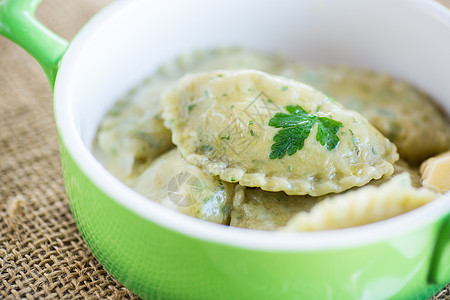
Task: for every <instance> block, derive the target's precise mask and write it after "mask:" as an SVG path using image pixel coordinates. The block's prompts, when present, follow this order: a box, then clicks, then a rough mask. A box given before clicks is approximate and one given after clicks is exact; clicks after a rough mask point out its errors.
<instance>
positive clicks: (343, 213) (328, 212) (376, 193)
mask: <svg viewBox="0 0 450 300" xmlns="http://www.w3.org/2000/svg"><path fill="white" fill-rule="evenodd" d="M438 196H439V193H436V192H433V191H431V190H429V189H426V188H419V189H417V188H414V187H412V186H411V181H410V178H409V175H408V173H404V174H400V175H397V176H396V177H394V178H393V179H392V180H390V181H388V182H387V183H385V184H383V185H381V186H379V187H375V186H366V187H362V188H360V189H358V190H356V191H351V192H347V193H345V194H343V195H337V196H335V197H333V198H328V199H325V200H323V201H322V202H320V203H318V204H317V205H316V206H314V207H313V208H312V209H311V211H309V212H300V213H298V214H297V215H296V216H294V217H293V218H292V219H291V220H290V221H289V222H288V223H287V225H286V226H285V227H284V228H281V229H280V230H283V231H320V230H332V229H340V228H347V227H354V226H360V225H364V224H369V223H374V222H378V221H381V220H385V219H388V218H392V217H395V216H398V215H400V214H403V213H406V212H408V211H411V210H413V209H415V208H418V207H420V206H422V205H424V204H426V203H428V202H430V201H432V200H434V199H435V198H437V197H438Z"/></svg>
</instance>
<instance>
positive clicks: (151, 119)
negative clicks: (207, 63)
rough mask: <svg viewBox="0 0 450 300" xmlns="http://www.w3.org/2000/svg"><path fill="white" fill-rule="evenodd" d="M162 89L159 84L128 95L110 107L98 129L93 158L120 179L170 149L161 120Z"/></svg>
mask: <svg viewBox="0 0 450 300" xmlns="http://www.w3.org/2000/svg"><path fill="white" fill-rule="evenodd" d="M166 87H167V86H166ZM163 88H164V83H163V82H161V85H153V86H151V87H147V88H146V89H137V90H135V91H134V92H131V93H130V94H129V95H128V96H127V97H126V98H124V99H122V100H121V101H119V102H117V103H116V104H115V105H114V106H113V108H112V109H111V110H110V111H109V112H108V113H107V115H106V116H105V118H104V119H103V121H102V123H101V124H100V126H99V130H98V132H97V138H96V145H95V146H96V149H94V150H95V151H96V156H97V157H98V158H99V160H100V161H102V163H103V165H104V166H105V168H106V169H108V170H109V171H110V172H111V173H112V174H113V175H114V176H116V177H117V178H118V179H120V180H129V179H131V178H133V177H136V176H137V175H139V174H140V173H142V171H143V170H145V168H146V167H148V165H149V164H150V163H151V162H152V161H153V160H154V159H155V158H156V157H158V156H159V155H161V154H162V153H164V152H167V151H168V150H170V149H171V148H173V147H174V145H173V144H172V141H171V134H170V131H169V130H167V129H166V128H165V127H164V124H163V121H162V118H161V106H160V99H161V97H160V96H161V92H162V90H163Z"/></svg>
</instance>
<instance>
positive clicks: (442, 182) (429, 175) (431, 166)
mask: <svg viewBox="0 0 450 300" xmlns="http://www.w3.org/2000/svg"><path fill="white" fill-rule="evenodd" d="M420 173H421V174H422V183H423V186H424V187H427V188H429V189H431V190H434V191H436V192H440V193H446V192H448V191H450V151H447V152H445V153H441V154H439V155H437V156H435V157H432V158H429V159H427V160H426V161H424V162H423V163H422V165H421V166H420Z"/></svg>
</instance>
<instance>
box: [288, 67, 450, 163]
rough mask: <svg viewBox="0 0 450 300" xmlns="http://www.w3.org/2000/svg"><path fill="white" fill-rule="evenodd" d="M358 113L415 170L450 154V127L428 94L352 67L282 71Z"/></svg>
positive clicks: (388, 77)
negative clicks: (441, 155)
mask: <svg viewBox="0 0 450 300" xmlns="http://www.w3.org/2000/svg"><path fill="white" fill-rule="evenodd" d="M279 72H280V73H281V74H282V75H283V76H286V77H289V78H293V79H296V80H299V81H302V82H305V83H306V84H310V85H311V86H313V87H315V88H317V89H318V90H320V91H322V92H324V93H325V94H328V95H330V96H332V97H335V98H336V99H337V100H338V101H340V102H341V103H342V104H344V106H346V107H348V108H350V109H354V110H356V111H358V112H360V113H361V114H362V115H363V116H364V117H366V118H367V119H368V120H369V122H370V123H371V124H373V125H374V126H375V127H376V128H377V129H378V130H379V131H380V132H381V133H382V134H383V135H385V136H386V137H387V138H389V139H390V140H391V141H392V142H393V143H394V144H395V145H396V146H397V148H398V152H399V153H400V156H401V157H402V158H403V159H405V160H406V161H408V162H409V163H412V164H416V165H417V164H418V163H420V162H421V161H423V160H424V159H426V158H428V157H430V156H432V155H435V154H438V153H440V152H443V151H446V150H448V149H449V145H450V125H449V122H448V121H447V120H446V117H445V116H444V115H443V113H442V112H441V111H440V110H439V109H438V107H436V105H434V104H433V102H432V101H431V99H430V98H429V97H428V96H427V95H425V94H424V93H422V92H420V91H418V90H417V89H415V88H413V87H412V86H410V85H409V84H407V83H405V82H403V81H400V80H396V79H394V78H392V77H390V76H388V75H385V74H377V73H374V72H370V71H364V70H358V69H354V68H348V67H325V66H321V67H309V66H304V65H288V66H285V67H283V68H282V70H281V71H279Z"/></svg>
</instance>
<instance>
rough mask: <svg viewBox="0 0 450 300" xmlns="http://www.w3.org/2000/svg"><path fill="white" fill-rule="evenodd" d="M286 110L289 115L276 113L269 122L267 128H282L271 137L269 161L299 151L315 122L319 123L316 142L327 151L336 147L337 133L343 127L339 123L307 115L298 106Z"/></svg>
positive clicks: (288, 107)
mask: <svg viewBox="0 0 450 300" xmlns="http://www.w3.org/2000/svg"><path fill="white" fill-rule="evenodd" d="M286 110H287V111H288V112H289V114H286V113H276V114H275V116H274V117H273V118H272V119H270V121H269V126H272V127H275V128H282V129H280V130H279V131H278V132H277V133H276V134H275V136H274V137H273V141H274V142H275V143H274V144H273V145H272V147H271V150H272V152H270V155H269V158H270V159H275V158H283V157H284V156H285V155H286V153H287V154H288V155H289V156H291V155H293V154H294V153H296V152H297V151H298V150H301V149H302V148H303V146H304V144H305V140H306V139H307V138H308V136H309V134H310V133H311V129H312V127H313V126H314V124H315V123H316V122H318V123H319V124H318V129H317V135H316V140H317V141H318V142H319V143H320V144H321V145H322V146H326V147H327V149H328V150H333V149H335V148H336V147H337V145H338V143H339V137H338V136H337V132H338V131H339V128H340V127H342V126H343V124H342V123H341V122H339V121H335V120H332V119H329V118H326V117H318V116H317V115H316V114H309V113H307V112H306V111H305V110H304V109H303V108H302V107H301V106H300V105H288V106H286Z"/></svg>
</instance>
